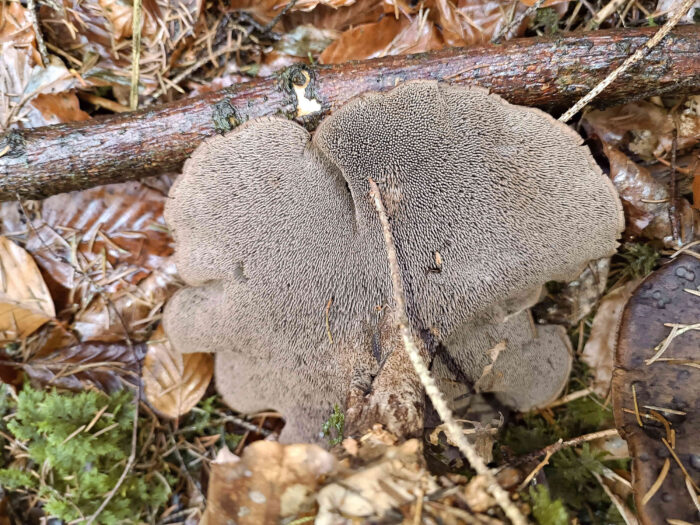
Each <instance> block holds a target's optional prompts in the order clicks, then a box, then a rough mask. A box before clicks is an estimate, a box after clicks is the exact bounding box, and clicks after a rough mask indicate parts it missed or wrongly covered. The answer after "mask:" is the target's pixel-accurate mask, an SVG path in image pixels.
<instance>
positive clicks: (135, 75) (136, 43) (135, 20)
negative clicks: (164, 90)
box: [129, 0, 141, 111]
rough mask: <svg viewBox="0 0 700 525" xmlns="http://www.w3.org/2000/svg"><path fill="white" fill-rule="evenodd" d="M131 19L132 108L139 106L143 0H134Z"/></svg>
mask: <svg viewBox="0 0 700 525" xmlns="http://www.w3.org/2000/svg"><path fill="white" fill-rule="evenodd" d="M132 13H133V14H132V17H131V18H132V20H131V23H132V25H131V93H130V94H129V106H131V110H132V111H133V110H135V109H137V108H138V107H139V62H140V61H141V0H134V8H133V12H132Z"/></svg>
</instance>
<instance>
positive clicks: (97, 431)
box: [0, 385, 170, 525]
mask: <svg viewBox="0 0 700 525" xmlns="http://www.w3.org/2000/svg"><path fill="white" fill-rule="evenodd" d="M12 404H14V406H11V407H10V409H14V413H13V414H12V415H11V416H9V421H8V422H7V431H8V432H9V434H10V435H12V437H13V438H14V439H16V440H17V441H20V442H22V443H23V444H24V446H25V447H26V450H27V453H28V456H29V462H28V463H27V465H26V467H24V468H23V469H18V468H6V469H2V470H0V485H2V486H4V487H8V488H12V489H15V490H17V489H22V490H28V491H32V492H35V493H36V494H37V495H38V496H39V499H40V500H41V501H42V503H43V505H44V510H45V511H46V513H47V514H48V515H49V516H52V517H55V518H59V519H62V520H64V521H66V522H70V521H73V520H81V519H85V518H87V517H88V516H90V515H92V514H93V513H94V512H95V511H96V510H97V509H98V507H99V506H100V505H101V504H102V502H103V500H104V499H105V498H106V496H107V494H108V493H109V492H110V491H111V490H112V489H113V487H114V486H115V485H116V483H117V480H118V479H119V477H120V476H121V474H122V472H123V470H124V467H125V465H126V463H127V460H128V457H129V454H130V449H131V434H132V426H133V416H134V402H133V393H132V392H130V391H127V390H122V391H119V392H116V393H114V394H112V395H109V396H107V395H106V394H102V393H100V392H96V391H86V392H81V393H77V394H76V393H59V392H58V391H56V390H52V391H39V390H34V389H33V388H31V387H30V386H28V385H27V386H25V387H24V388H23V389H22V391H21V392H20V393H19V395H18V396H17V400H16V402H15V401H14V400H12ZM100 410H104V411H103V412H102V415H101V416H100V417H99V419H97V420H96V421H95V422H94V423H93V420H94V419H95V415H96V414H97V413H98V412H99V411H100ZM91 423H92V426H91V427H90V428H89V429H88V426H90V424H91ZM32 471H34V473H32ZM38 472H41V476H39V475H37V473H38ZM161 480H162V478H159V477H157V476H155V475H153V474H145V473H142V472H139V471H137V470H134V469H132V470H131V471H130V474H129V475H128V476H127V478H126V480H125V481H124V483H123V484H122V485H121V487H120V489H119V490H118V491H117V493H116V494H115V496H114V497H113V498H112V500H111V501H110V502H109V504H108V505H107V506H106V507H105V509H104V510H103V511H102V513H101V514H100V518H99V523H104V524H106V525H111V524H117V523H123V522H125V521H128V522H134V520H135V519H138V517H139V516H140V515H142V514H143V513H145V512H146V511H147V510H149V509H151V508H158V507H160V506H162V505H163V504H164V503H165V502H166V501H167V498H168V495H169V492H170V488H169V487H168V486H166V485H165V483H163V481H161Z"/></svg>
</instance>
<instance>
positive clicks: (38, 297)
mask: <svg viewBox="0 0 700 525" xmlns="http://www.w3.org/2000/svg"><path fill="white" fill-rule="evenodd" d="M55 315H56V312H55V310H54V305H53V301H52V299H51V294H50V293H49V289H48V287H47V286H46V283H45V282H44V279H43V277H42V276H41V272H39V268H38V267H37V265H36V263H35V262H34V259H32V257H31V255H29V253H27V252H26V251H25V250H23V249H22V248H21V247H19V246H18V245H17V244H15V243H14V242H12V241H10V240H9V239H8V238H6V237H0V342H1V341H12V340H16V339H22V338H24V337H27V336H28V335H30V334H32V333H34V332H35V331H36V330H37V329H38V328H39V327H40V326H42V325H43V324H44V323H46V322H47V321H49V320H50V319H53V318H54V317H55Z"/></svg>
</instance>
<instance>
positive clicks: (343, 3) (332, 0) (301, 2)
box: [293, 0, 356, 11]
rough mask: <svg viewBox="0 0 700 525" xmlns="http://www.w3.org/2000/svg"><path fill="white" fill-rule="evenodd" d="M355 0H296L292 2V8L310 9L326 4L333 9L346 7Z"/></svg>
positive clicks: (298, 9) (297, 9) (299, 9)
mask: <svg viewBox="0 0 700 525" xmlns="http://www.w3.org/2000/svg"><path fill="white" fill-rule="evenodd" d="M355 2H356V0H298V1H297V3H296V4H294V7H293V9H294V10H295V11H311V10H312V9H315V8H316V7H318V6H319V5H326V6H328V7H332V8H333V9H338V8H339V7H348V6H351V5H352V4H354V3H355Z"/></svg>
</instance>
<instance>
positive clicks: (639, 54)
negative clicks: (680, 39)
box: [559, 0, 695, 122]
mask: <svg viewBox="0 0 700 525" xmlns="http://www.w3.org/2000/svg"><path fill="white" fill-rule="evenodd" d="M694 3H695V0H684V2H683V4H682V5H681V6H680V7H679V8H678V9H677V10H676V12H675V13H673V16H672V17H671V18H669V19H668V20H667V21H666V23H665V24H664V25H663V27H662V28H661V29H659V30H658V31H657V32H656V33H655V34H654V36H652V37H651V38H650V39H649V40H647V42H646V43H645V44H644V45H643V46H640V47H639V48H638V49H637V50H636V51H635V52H634V53H633V54H631V55H630V56H628V57H627V59H626V60H625V61H624V62H623V63H622V64H621V65H620V66H619V67H618V68H616V69H615V70H614V71H613V72H612V73H610V74H609V75H608V76H607V77H605V78H604V79H603V80H602V81H601V82H600V83H599V84H598V85H597V86H596V87H594V88H593V89H591V90H590V91H589V92H588V94H587V95H586V96H585V97H583V98H582V99H580V100H579V101H578V102H576V104H574V105H573V106H572V107H571V108H570V109H569V110H568V111H567V112H566V113H564V114H563V115H562V116H561V117H559V120H560V121H561V122H568V121H570V120H571V119H572V118H573V116H574V115H576V113H578V112H579V111H581V110H582V109H583V108H584V107H586V106H587V105H588V104H589V103H590V101H591V100H593V99H594V98H595V97H597V96H598V95H600V93H601V91H603V90H604V89H605V88H606V87H608V86H609V85H610V84H612V83H613V82H614V81H615V80H616V79H617V77H619V76H620V75H621V74H622V73H624V72H625V71H627V70H628V69H629V68H630V67H632V66H633V65H634V64H636V63H637V62H639V61H640V60H641V59H642V58H644V57H645V56H646V54H647V53H648V52H649V51H651V50H652V49H653V48H654V46H656V44H658V43H659V42H661V41H662V40H663V39H664V37H665V36H666V35H667V34H668V33H669V32H670V31H671V29H673V28H674V27H675V26H676V24H677V23H678V22H679V21H680V19H681V18H683V16H684V15H685V14H686V13H687V12H688V11H689V10H690V8H691V7H692V6H693V4H694Z"/></svg>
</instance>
